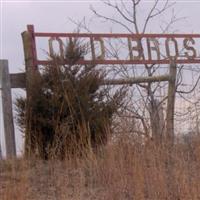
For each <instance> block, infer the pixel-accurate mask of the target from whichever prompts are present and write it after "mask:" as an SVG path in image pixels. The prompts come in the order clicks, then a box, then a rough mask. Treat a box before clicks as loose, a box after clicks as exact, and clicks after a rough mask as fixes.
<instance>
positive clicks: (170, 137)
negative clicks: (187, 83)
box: [166, 60, 177, 145]
mask: <svg viewBox="0 0 200 200" xmlns="http://www.w3.org/2000/svg"><path fill="white" fill-rule="evenodd" d="M176 72H177V66H176V63H175V61H174V60H172V61H171V63H170V70H169V75H170V80H169V86H168V101H167V116H166V139H167V142H169V143H170V144H171V145H173V143H174V108H175V97H176Z"/></svg>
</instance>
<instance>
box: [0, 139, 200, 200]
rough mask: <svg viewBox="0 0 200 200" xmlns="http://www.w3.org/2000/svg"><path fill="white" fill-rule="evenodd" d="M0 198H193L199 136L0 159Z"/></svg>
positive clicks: (198, 192)
mask: <svg viewBox="0 0 200 200" xmlns="http://www.w3.org/2000/svg"><path fill="white" fill-rule="evenodd" d="M0 199H1V200H95V199H96V200H143V199H149V200H164V199H169V200H196V199H197V200H198V199H200V139H199V138H198V137H197V138H195V139H193V140H191V141H189V142H187V143H178V144H176V145H175V146H174V148H173V149H172V150H171V151H169V149H168V148H167V147H166V146H158V145H154V144H153V143H149V144H146V145H144V144H143V145H141V144H138V143H136V142H133V141H131V139H130V138H126V139H119V141H116V142H115V143H114V144H108V145H107V146H106V147H105V148H104V149H102V151H101V152H99V153H98V154H97V155H94V154H91V153H90V154H88V155H87V157H84V158H81V159H76V160H75V159H71V160H70V159H68V160H65V161H62V162H61V161H56V160H52V161H40V160H37V159H35V160H23V159H19V160H16V161H11V160H10V161H9V160H6V161H1V162H0Z"/></svg>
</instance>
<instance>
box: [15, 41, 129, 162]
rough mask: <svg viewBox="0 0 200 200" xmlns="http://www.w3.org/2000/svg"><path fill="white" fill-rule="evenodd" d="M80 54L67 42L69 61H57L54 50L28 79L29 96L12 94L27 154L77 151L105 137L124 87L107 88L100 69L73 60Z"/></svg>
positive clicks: (59, 154)
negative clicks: (49, 60)
mask: <svg viewBox="0 0 200 200" xmlns="http://www.w3.org/2000/svg"><path fill="white" fill-rule="evenodd" d="M83 54H84V51H82V50H81V49H80V47H77V45H76V43H75V42H70V43H69V44H68V47H67V49H66V55H65V59H67V60H68V61H70V62H69V63H70V64H68V65H66V64H60V63H61V62H60V61H61V59H60V58H59V57H58V56H54V57H52V58H51V60H52V64H50V65H48V66H44V67H43V68H42V69H41V70H40V72H39V73H38V72H35V73H33V75H32V77H31V80H29V81H30V82H31V86H30V91H29V93H30V99H29V101H27V99H26V98H22V97H21V98H18V99H17V101H16V106H17V113H18V117H17V121H18V123H19V125H20V127H21V128H22V130H23V131H24V133H25V153H26V154H27V155H28V156H30V155H36V154H37V155H39V157H41V158H43V159H49V158H50V157H59V158H61V159H63V158H65V156H66V155H68V153H70V154H73V155H74V154H78V155H81V154H83V153H85V152H87V151H88V150H94V149H98V147H99V146H101V145H102V144H105V143H106V142H107V137H108V133H109V132H110V128H111V124H112V117H113V115H114V113H116V111H117V110H118V108H119V107H120V104H121V103H122V100H123V97H124V94H125V90H124V89H119V90H117V91H115V92H113V91H112V92H110V90H109V89H108V87H105V86H101V84H102V82H103V79H104V78H105V72H104V71H103V70H97V69H96V67H95V66H94V65H82V66H80V65H77V64H76V62H77V60H79V59H81V58H82V56H83ZM111 93H112V96H111ZM113 93H114V94H113Z"/></svg>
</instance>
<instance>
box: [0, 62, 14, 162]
mask: <svg viewBox="0 0 200 200" xmlns="http://www.w3.org/2000/svg"><path fill="white" fill-rule="evenodd" d="M0 87H1V92H2V107H3V122H4V135H5V143H6V155H7V158H15V157H16V144H15V132H14V122H13V113H12V96H11V84H10V75H9V70H8V61H7V60H0Z"/></svg>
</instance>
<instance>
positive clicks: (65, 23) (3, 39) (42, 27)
mask: <svg viewBox="0 0 200 200" xmlns="http://www.w3.org/2000/svg"><path fill="white" fill-rule="evenodd" d="M124 2H126V3H127V2H128V1H124ZM152 2H153V1H151V0H143V1H142V5H141V7H140V12H139V20H140V21H141V22H142V19H143V16H144V15H145V14H146V13H147V11H148V10H149V9H150V7H151V5H152ZM170 2H176V5H175V6H174V7H173V8H174V12H175V13H176V14H177V16H178V17H186V19H184V20H182V21H180V22H178V23H177V26H175V27H173V29H172V31H173V30H175V31H178V32H179V33H200V0H197V1H191V0H184V1H181V0H177V1H170ZM91 4H92V5H93V6H94V7H96V9H97V10H98V11H99V12H101V13H102V14H105V15H107V16H114V17H118V16H116V15H115V13H114V12H113V10H111V9H110V8H108V7H105V6H103V4H102V3H101V2H100V1H98V0H90V1H89V0H88V1H84V0H80V1H76V0H74V1H69V0H65V1H59V0H58V1H52V0H49V1H42V0H35V1H26V0H21V1H17V0H0V34H1V35H0V59H8V60H9V68H10V72H20V71H21V70H23V69H24V60H23V59H24V58H23V46H22V39H21V32H23V31H24V30H26V25H27V24H33V25H34V26H35V30H36V31H38V32H72V31H74V29H75V25H73V24H72V23H71V22H70V21H69V20H68V18H69V17H71V18H73V19H75V20H81V19H83V17H86V18H87V19H90V18H91V17H92V16H93V14H92V13H91V11H90V9H89V7H90V5H91ZM171 14H172V9H170V10H169V11H168V12H166V13H165V14H163V15H162V17H160V18H159V19H157V20H156V21H153V22H152V24H151V26H150V27H149V29H148V32H152V33H153V32H158V31H159V25H163V24H164V21H167V20H169V19H170V16H171ZM110 27H111V24H107V25H106V24H103V23H100V22H99V21H98V20H97V21H96V20H95V19H93V20H92V22H91V24H90V29H91V31H93V32H109V31H110ZM113 31H114V32H118V33H119V32H125V30H124V29H122V27H120V26H114V29H113ZM14 93H18V91H14ZM0 108H1V107H0ZM0 115H1V110H0ZM0 123H1V124H0V127H1V128H0V136H1V137H0V138H1V140H2V135H3V133H2V131H3V129H2V115H1V120H0ZM16 135H17V146H18V151H20V150H21V149H22V143H21V142H20V141H22V139H21V136H20V133H19V131H16ZM3 146H4V144H3Z"/></svg>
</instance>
